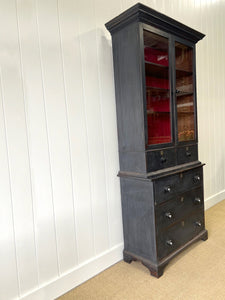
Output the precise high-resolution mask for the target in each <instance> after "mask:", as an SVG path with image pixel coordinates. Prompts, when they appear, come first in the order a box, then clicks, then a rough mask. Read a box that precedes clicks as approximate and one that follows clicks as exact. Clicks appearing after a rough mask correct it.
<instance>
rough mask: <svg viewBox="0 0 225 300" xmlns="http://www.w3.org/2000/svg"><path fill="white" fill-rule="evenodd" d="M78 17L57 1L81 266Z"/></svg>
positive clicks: (86, 223) (86, 190)
mask: <svg viewBox="0 0 225 300" xmlns="http://www.w3.org/2000/svg"><path fill="white" fill-rule="evenodd" d="M78 14H79V10H78V9H77V5H76V3H75V2H74V1H73V0H68V1H63V0H62V1H59V24H60V30H61V43H62V59H63V65H64V70H63V73H64V80H65V89H66V104H67V113H68V129H69V137H70V147H71V156H72V169H71V171H72V174H73V183H72V184H73V190H74V195H75V198H74V207H75V224H76V242H77V245H76V247H77V251H78V253H77V254H78V262H79V263H82V262H84V261H85V260H88V259H90V258H91V257H93V256H94V254H95V253H94V234H93V226H92V209H91V189H90V172H89V171H90V170H89V156H88V137H87V128H86V126H87V125H86V118H85V107H84V94H83V93H84V91H83V77H82V66H81V51H80V40H79V39H80V37H79V35H78V20H77V19H78ZM90 151H91V149H90Z"/></svg>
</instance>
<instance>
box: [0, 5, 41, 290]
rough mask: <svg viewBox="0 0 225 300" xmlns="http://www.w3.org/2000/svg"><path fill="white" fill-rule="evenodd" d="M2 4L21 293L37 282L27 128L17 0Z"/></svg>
mask: <svg viewBox="0 0 225 300" xmlns="http://www.w3.org/2000/svg"><path fill="white" fill-rule="evenodd" d="M0 5H1V10H0V44H1V57H0V59H1V61H0V63H1V68H2V88H3V109H4V113H5V124H6V139H7V145H8V153H9V170H10V178H11V191H12V207H11V209H12V213H13V218H14V231H15V247H16V255H17V257H16V258H17V266H18V279H19V289H20V293H25V292H27V291H29V290H31V289H32V288H34V287H36V286H37V284H38V278H37V265H36V247H35V235H34V226H33V221H34V220H33V203H32V193H31V185H30V183H31V182H30V166H29V153H28V148H27V146H28V145H27V127H26V117H25V113H24V94H23V86H22V82H21V68H20V53H19V45H18V29H17V17H16V6H15V2H14V1H1V2H0ZM1 196H2V197H4V195H1ZM12 275H13V274H12Z"/></svg>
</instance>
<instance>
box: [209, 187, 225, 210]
mask: <svg viewBox="0 0 225 300" xmlns="http://www.w3.org/2000/svg"><path fill="white" fill-rule="evenodd" d="M224 199H225V190H223V191H221V192H219V193H217V194H215V195H213V196H211V197H209V198H207V199H205V209H208V208H210V207H212V206H213V205H215V204H217V203H219V202H220V201H222V200H224Z"/></svg>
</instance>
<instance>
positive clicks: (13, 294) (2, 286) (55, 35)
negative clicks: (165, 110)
mask: <svg viewBox="0 0 225 300" xmlns="http://www.w3.org/2000/svg"><path fill="white" fill-rule="evenodd" d="M135 3H136V2H135V1H132V0H114V1H109V0H108V1H106V0H0V182H1V184H0V196H1V209H0V299H1V300H9V299H24V300H25V299H27V300H28V299H31V300H32V299H37V300H42V299H43V300H45V299H46V300H49V299H54V298H56V297H57V296H60V295H61V294H63V293H65V292H66V291H68V290H70V289H71V288H73V287H75V286H76V285H78V284H80V283H82V282H83V281H85V280H87V279H88V278H90V277H91V276H93V275H95V274H97V273H98V272H100V271H102V270H103V269H105V268H107V267H109V266H110V265H112V264H113V263H115V262H117V261H119V260H120V259H121V258H122V248H123V235H122V219H121V205H120V187H119V179H118V178H117V176H116V175H117V171H118V169H119V163H118V151H117V132H116V113H115V94H114V80H113V64H112V45H111V37H110V34H109V33H108V32H107V30H106V29H105V27H104V24H105V23H106V22H107V21H109V20H110V19H111V18H113V17H115V16H117V15H118V14H119V13H121V12H122V11H123V10H125V9H127V8H128V7H130V6H132V5H133V4H135ZM142 3H143V4H146V5H148V6H150V7H152V8H154V9H156V10H158V11H160V12H162V13H165V14H167V15H169V16H171V17H173V18H175V19H177V20H178V21H181V22H183V23H185V24H186V25H189V26H191V27H193V28H194V29H196V30H199V31H201V32H203V33H205V34H206V37H205V38H204V39H203V40H202V41H200V42H199V43H198V46H197V90H198V130H199V157H200V160H201V161H203V162H205V163H206V166H205V167H204V183H205V199H206V208H208V207H210V206H212V205H213V204H215V203H217V202H219V201H221V200H222V199H224V198H225V138H224V132H225V122H224V116H225V84H224V83H225V37H224V28H225V18H224V16H225V1H224V0H185V1H183V0H149V1H144V0H143V1H142Z"/></svg>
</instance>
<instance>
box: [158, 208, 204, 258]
mask: <svg viewBox="0 0 225 300" xmlns="http://www.w3.org/2000/svg"><path fill="white" fill-rule="evenodd" d="M204 228H205V224H204V214H203V212H202V213H196V214H193V215H190V216H188V218H186V219H184V220H182V221H180V222H178V223H176V224H174V225H173V226H172V227H170V228H169V229H168V230H166V231H164V232H161V233H160V234H158V235H157V252H158V259H162V258H164V257H166V256H168V255H169V254H171V253H172V252H173V251H175V250H177V249H179V248H180V247H182V246H183V245H185V244H186V243H187V242H188V241H190V240H191V239H193V238H194V237H195V236H196V235H198V234H199V233H200V232H201V231H202V230H203V229H204Z"/></svg>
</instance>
